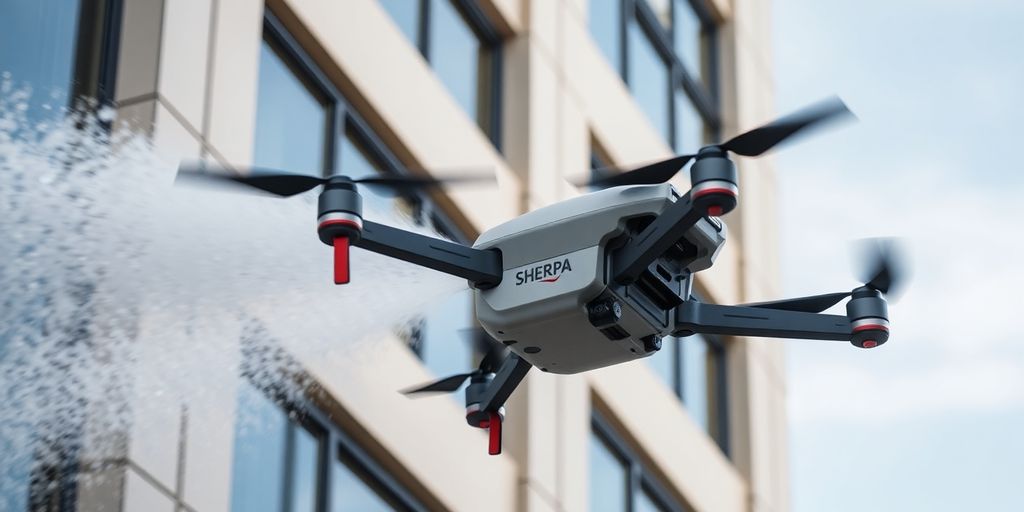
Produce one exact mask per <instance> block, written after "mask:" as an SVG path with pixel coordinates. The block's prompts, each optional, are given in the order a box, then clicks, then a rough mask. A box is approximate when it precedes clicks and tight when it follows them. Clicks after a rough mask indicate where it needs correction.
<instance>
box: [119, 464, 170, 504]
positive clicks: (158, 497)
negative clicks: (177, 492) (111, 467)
mask: <svg viewBox="0 0 1024 512" xmlns="http://www.w3.org/2000/svg"><path fill="white" fill-rule="evenodd" d="M123 505H124V508H123V510H125V511H134V510H145V511H146V512H174V501H173V500H172V499H171V498H170V497H168V496H167V495H166V494H164V493H162V492H160V491H159V490H157V489H156V488H155V487H153V486H152V485H150V483H149V482H147V481H145V480H144V479H143V478H142V477H141V476H139V475H138V474H137V473H136V472H135V471H134V470H132V469H130V468H129V469H128V472H127V473H126V475H125V481H124V501H123Z"/></svg>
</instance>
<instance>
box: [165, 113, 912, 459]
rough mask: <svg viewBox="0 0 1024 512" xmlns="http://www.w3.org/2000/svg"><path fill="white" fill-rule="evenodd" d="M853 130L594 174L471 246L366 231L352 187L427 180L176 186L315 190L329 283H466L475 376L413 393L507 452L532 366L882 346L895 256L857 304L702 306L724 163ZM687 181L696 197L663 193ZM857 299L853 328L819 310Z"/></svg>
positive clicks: (758, 140) (277, 175)
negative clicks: (683, 353)
mask: <svg viewBox="0 0 1024 512" xmlns="http://www.w3.org/2000/svg"><path fill="white" fill-rule="evenodd" d="M845 117H852V113H851V112H850V111H849V109H848V108H847V107H846V105H845V104H844V103H843V102H842V101H841V100H839V99H838V98H831V99H829V100H825V101H822V102H819V103H816V104H813V105H811V106H809V107H805V108H804V109H801V110H799V111H797V112H795V113H793V114H790V115H788V116H786V117H783V118H780V119H778V120H776V121H773V122H771V123H769V124H766V125H764V126H761V127H758V128H755V129H753V130H750V131H748V132H746V133H743V134H740V135H737V136H735V137H733V138H732V139H729V140H728V141H726V142H724V143H720V144H712V145H708V146H705V147H703V148H701V149H700V150H699V151H698V152H696V153H694V154H685V155H678V156H674V157H672V158H669V159H667V160H662V161H658V162H654V163H650V164H647V165H644V166H642V167H639V168H635V169H632V170H628V171H619V170H617V169H600V170H597V171H595V173H594V174H593V178H592V179H590V180H589V181H588V182H585V183H582V184H581V185H587V186H589V187H591V188H592V189H597V190H596V191H592V192H589V193H585V194H582V195H579V196H577V197H574V198H571V199H567V200H564V201H561V202H558V203H555V204H552V205H549V206H546V207H543V208H540V209H537V210H534V211H531V212H528V213H526V214H524V215H522V216H520V217H517V218H514V219H511V220H509V221H507V222H505V223H503V224H500V225H498V226H496V227H493V228H491V229H489V230H487V231H485V232H483V233H482V234H481V235H480V236H479V238H477V240H476V242H475V243H474V244H473V245H472V246H471V247H470V246H465V245H462V244H458V243H454V242H450V241H447V240H441V239H438V238H433V237H429V236H425V235H420V234H417V233H412V232H409V231H406V230H402V229H399V228H395V227H391V226H387V225H384V224H379V223H375V222H372V221H369V220H365V219H363V215H362V198H361V196H360V193H359V187H361V186H366V187H370V188H377V189H385V190H387V191H391V192H398V193H408V192H411V191H416V190H424V189H430V188H434V187H438V186H440V185H442V184H445V183H447V181H445V180H443V179H440V178H434V177H429V176H425V175H390V176H388V175H382V176H374V177H366V178H360V179H353V178H349V177H346V176H341V175H332V176H329V177H319V176H306V175H298V174H290V173H286V172H282V171H276V170H270V169H263V168H251V169H247V170H245V172H240V173H238V174H227V173H210V172H208V171H207V170H206V169H205V168H203V167H201V166H190V165H185V164H183V165H182V166H181V167H180V168H179V177H193V178H202V179H212V180H216V181H218V182H234V183H236V184H240V185H244V186H247V187H251V188H255V189H259V190H262V191H264V192H269V193H271V194H274V195H277V196H282V197H288V196H293V195H296V194H300V193H303V192H306V191H309V190H312V189H314V188H316V187H322V189H321V191H320V194H319V201H318V211H317V233H318V235H319V238H320V240H321V241H322V242H323V243H324V244H326V245H328V246H332V247H333V250H334V282H335V283H336V284H344V283H348V282H349V281H350V280H351V275H350V270H349V250H350V247H358V248H361V249H364V250H368V251H372V252H376V253H379V254H383V255H385V256H389V257H392V258H397V259H400V260H404V261H407V262H410V263H413V264H416V265H420V266H423V267H427V268H430V269H433V270H436V271H440V272H444V273H447V274H451V275H454V276H458V277H461V278H464V279H466V280H467V281H468V282H469V286H470V287H471V288H472V289H473V296H474V302H475V311H476V318H477V320H478V322H479V324H480V326H481V327H482V329H483V331H485V332H486V335H487V336H489V338H490V339H491V340H493V341H491V342H489V344H487V348H486V349H485V350H484V352H485V355H484V356H483V358H482V360H481V362H480V364H479V366H478V367H477V368H476V369H475V370H473V371H471V372H468V373H463V374H458V375H453V376H450V377H446V378H443V379H441V380H438V381H436V382H432V383H430V384H426V385H423V386H420V387H416V388H414V389H409V390H406V391H405V393H407V394H410V395H418V394H421V393H430V392H435V393H436V392H454V391H456V390H457V389H459V388H460V387H461V386H462V384H463V383H465V381H466V380H467V379H468V380H469V381H470V383H469V385H468V386H467V387H466V389H465V403H466V421H467V422H468V423H469V425H471V426H473V427H477V428H482V429H486V430H487V431H488V433H489V447H488V453H490V454H492V455H497V454H499V453H501V437H502V433H501V425H502V422H503V421H504V418H505V408H504V404H505V402H506V400H508V398H509V397H510V396H511V394H512V392H513V391H514V390H515V389H516V387H517V386H518V385H519V383H520V382H521V381H522V380H523V378H524V377H525V376H526V375H527V372H528V371H529V370H530V369H531V368H532V367H535V366H536V367H537V368H539V369H540V370H541V371H543V372H550V373H556V374H575V373H580V372H585V371H588V370H593V369H597V368H602V367H606V366H610V365H614V364H619V363H624V362H627V361H633V360H637V359H641V358H645V357H650V356H652V355H653V354H655V353H656V352H658V351H659V350H660V349H661V346H662V339H663V338H664V337H666V336H672V337H686V336H692V335H695V334H716V335H729V336H750V337H771V338H798V339H816V340H835V341H848V342H850V343H851V344H853V345H854V346H855V347H859V348H864V349H870V348H875V347H878V346H880V345H882V344H884V343H885V342H886V341H887V340H888V339H889V315H888V309H887V300H886V294H888V293H889V292H890V289H891V288H894V287H895V285H896V282H897V281H898V279H897V275H898V272H897V265H895V263H894V258H893V254H892V251H891V250H890V249H889V248H888V246H886V245H881V244H880V245H878V246H877V247H878V250H877V251H876V252H875V254H874V255H873V260H874V261H873V263H872V265H871V267H872V269H873V271H872V272H870V273H869V275H870V276H871V277H870V279H867V280H865V282H864V283H863V284H862V285H860V286H857V287H856V288H853V289H852V290H850V291H842V292H837V293H828V294H824V295H815V296H809V297H799V298H791V299H784V300H777V301H771V302H760V303H753V304H740V305H720V304H711V303H706V302H701V301H699V300H697V299H696V298H695V297H694V295H693V284H694V277H695V276H696V274H697V273H698V272H701V271H703V270H707V269H708V268H710V267H711V266H712V265H713V264H714V262H715V258H716V257H717V255H718V254H719V252H720V251H721V249H722V247H723V245H724V244H725V240H726V234H727V233H726V232H727V230H726V225H725V224H724V223H723V222H722V221H721V220H719V218H720V217H722V216H724V215H726V214H728V213H729V212H730V211H732V210H733V209H735V208H736V205H737V200H738V198H739V185H738V184H739V181H738V180H737V171H736V166H735V165H734V163H733V162H732V160H731V158H730V156H732V155H738V156H743V157H756V156H760V155H762V154H764V153H766V152H767V151H769V150H770V149H772V148H774V147H776V146H777V145H778V144H780V143H782V142H784V141H786V140H788V139H790V138H791V137H793V136H794V135H797V134H798V133H801V132H806V131H807V130H808V129H809V128H812V127H817V126H820V125H823V124H825V123H826V122H831V121H837V120H840V119H842V118H845ZM691 160H692V161H693V165H692V166H691V168H690V177H691V183H692V187H691V188H690V190H689V191H687V192H686V193H682V194H680V193H679V192H678V191H677V190H676V189H675V187H673V186H672V185H670V184H668V183H667V182H668V181H669V180H670V179H671V178H673V177H674V176H675V175H676V174H677V173H679V172H680V171H681V170H682V169H683V167H684V166H685V165H686V164H687V163H689V162H690V161H691ZM846 298H850V300H849V301H848V302H847V303H846V314H845V315H834V314H825V313H824V311H826V310H828V309H829V308H831V307H833V306H835V305H837V304H839V303H840V302H841V301H842V300H844V299H846Z"/></svg>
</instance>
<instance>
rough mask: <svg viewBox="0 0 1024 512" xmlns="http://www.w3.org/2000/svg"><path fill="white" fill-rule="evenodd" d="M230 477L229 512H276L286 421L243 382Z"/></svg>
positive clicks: (280, 493) (280, 495)
mask: <svg viewBox="0 0 1024 512" xmlns="http://www.w3.org/2000/svg"><path fill="white" fill-rule="evenodd" d="M238 406H239V411H244V412H242V413H241V414H239V415H238V418H239V420H238V421H237V423H236V425H235V450H234V462H233V464H232V467H233V470H232V474H231V510H232V512H276V511H277V510H278V509H279V508H280V506H281V503H282V499H283V498H282V497H283V493H284V463H285V460H284V453H285V444H286V443H285V441H286V432H287V428H288V418H287V416H285V413H284V412H283V411H282V410H281V409H280V408H279V407H278V406H277V405H276V404H274V403H273V402H271V401H270V400H268V399H267V398H266V397H265V396H264V395H263V393H261V392H260V391H259V390H257V389H256V388H254V387H253V386H252V385H251V384H249V383H247V382H244V383H242V385H241V388H240V389H239V398H238Z"/></svg>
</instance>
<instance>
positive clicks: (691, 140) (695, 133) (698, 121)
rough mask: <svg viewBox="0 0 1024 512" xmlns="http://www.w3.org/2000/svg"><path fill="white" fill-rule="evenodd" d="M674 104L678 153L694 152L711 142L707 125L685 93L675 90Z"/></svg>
mask: <svg viewBox="0 0 1024 512" xmlns="http://www.w3.org/2000/svg"><path fill="white" fill-rule="evenodd" d="M675 102H676V103H675V107H676V125H675V136H676V140H675V147H676V148H678V149H679V151H680V152H683V153H686V152H691V151H696V150H697V149H699V148H701V147H703V146H704V144H707V143H709V142H711V141H710V140H709V134H708V128H707V124H706V123H705V121H704V118H703V117H702V116H701V115H700V112H699V111H698V110H697V107H695V106H694V104H693V100H692V99H690V96H689V95H688V94H686V91H684V90H682V89H676V94H675Z"/></svg>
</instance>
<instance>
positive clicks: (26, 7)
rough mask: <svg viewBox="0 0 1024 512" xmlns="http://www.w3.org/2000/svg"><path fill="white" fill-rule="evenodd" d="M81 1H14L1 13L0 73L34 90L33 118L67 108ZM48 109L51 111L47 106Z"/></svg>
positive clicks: (30, 107)
mask: <svg viewBox="0 0 1024 512" xmlns="http://www.w3.org/2000/svg"><path fill="white" fill-rule="evenodd" d="M79 4H80V2H79V0H16V1H7V2H4V4H3V14H2V15H0V72H9V73H10V74H11V79H12V80H13V82H14V85H15V86H16V87H23V86H27V87H30V88H31V89H32V92H33V93H32V98H31V99H30V100H29V102H28V111H27V115H28V117H29V119H30V120H34V121H43V120H46V119H53V118H56V117H57V116H58V115H59V114H60V110H61V108H62V107H64V106H66V105H67V104H68V100H69V98H70V95H71V93H72V90H71V89H72V76H73V74H74V67H75V50H76V44H75V38H76V36H77V34H78V15H79V9H80V5H79ZM47 106H49V108H47Z"/></svg>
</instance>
